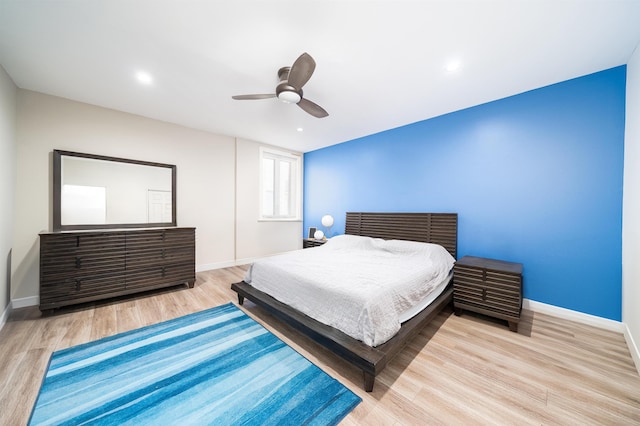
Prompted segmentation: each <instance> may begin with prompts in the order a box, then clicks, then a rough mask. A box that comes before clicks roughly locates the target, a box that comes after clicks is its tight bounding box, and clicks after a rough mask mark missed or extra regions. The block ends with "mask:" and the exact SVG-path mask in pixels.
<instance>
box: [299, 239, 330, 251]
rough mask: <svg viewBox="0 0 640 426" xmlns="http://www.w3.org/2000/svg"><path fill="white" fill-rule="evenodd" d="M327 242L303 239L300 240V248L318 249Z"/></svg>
mask: <svg viewBox="0 0 640 426" xmlns="http://www.w3.org/2000/svg"><path fill="white" fill-rule="evenodd" d="M326 242H327V240H316V239H315V238H304V239H303V240H302V248H303V249H306V248H311V247H318V246H321V245H323V244H324V243H326Z"/></svg>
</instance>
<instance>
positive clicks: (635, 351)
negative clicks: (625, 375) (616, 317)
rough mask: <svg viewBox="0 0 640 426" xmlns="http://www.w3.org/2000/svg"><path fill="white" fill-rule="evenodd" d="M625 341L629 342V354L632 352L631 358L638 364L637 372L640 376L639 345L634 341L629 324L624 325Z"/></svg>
mask: <svg viewBox="0 0 640 426" xmlns="http://www.w3.org/2000/svg"><path fill="white" fill-rule="evenodd" d="M623 326H624V340H626V341H627V346H628V347H629V352H631V358H633V362H634V363H635V364H636V370H638V374H640V350H638V345H636V342H635V341H634V340H633V336H632V335H631V332H630V331H629V327H627V324H624V323H623Z"/></svg>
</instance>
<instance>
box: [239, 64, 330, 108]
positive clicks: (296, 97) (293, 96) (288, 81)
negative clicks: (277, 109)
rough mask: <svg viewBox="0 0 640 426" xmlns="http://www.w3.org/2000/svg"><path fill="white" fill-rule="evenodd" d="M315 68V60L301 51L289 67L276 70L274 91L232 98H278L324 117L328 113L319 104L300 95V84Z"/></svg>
mask: <svg viewBox="0 0 640 426" xmlns="http://www.w3.org/2000/svg"><path fill="white" fill-rule="evenodd" d="M315 69H316V61H314V60H313V58H312V57H311V55H309V54H308V53H303V54H302V55H300V57H298V59H296V61H295V62H294V63H293V65H291V66H290V67H282V68H280V69H279V70H278V79H279V81H280V82H279V83H278V85H277V86H276V93H270V94H264V95H236V96H232V98H233V99H236V100H239V101H244V100H255V99H269V98H278V99H280V100H281V101H282V102H285V103H288V104H298V106H299V107H300V108H302V109H303V110H304V111H306V112H307V113H309V114H311V115H313V116H314V117H317V118H322V117H326V116H328V115H329V113H328V112H327V111H325V110H324V109H323V108H322V107H321V106H320V105H318V104H316V103H314V102H311V101H310V100H308V99H305V98H303V97H302V86H304V85H305V84H306V83H307V81H309V79H310V78H311V75H312V74H313V71H314V70H315Z"/></svg>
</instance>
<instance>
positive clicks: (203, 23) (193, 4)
mask: <svg viewBox="0 0 640 426" xmlns="http://www.w3.org/2000/svg"><path fill="white" fill-rule="evenodd" d="M638 42H640V0H495V1H494V0H475V1H474V0H467V1H461V0H431V1H428V0H421V1H399V0H396V1H366V0H362V1H356V0H340V1H329V0H322V1H316V0H286V1H276V0H221V1H204V0H202V1H190V0H183V1H179V0H90V1H87V0H66V1H53V0H0V64H1V65H2V66H3V67H4V68H5V70H6V71H7V72H8V73H9V75H10V76H11V78H12V79H13V81H14V82H15V84H16V85H17V86H18V87H20V88H23V89H29V90H35V91H38V92H42V93H47V94H52V95H56V96H61V97H65V98H69V99H74V100H78V101H82V102H87V103H90V104H95V105H100V106H104V107H108V108H113V109H117V110H121V111H126V112H130V113H133V114H139V115H142V116H146V117H151V118H154V119H158V120H164V121H168V122H172V123H177V124H181V125H184V126H188V127H192V128H196V129H202V130H207V131H210V132H214V133H218V134H224V135H231V136H237V137H242V138H246V139H251V140H255V141H261V142H266V143H271V144H275V145H280V146H283V147H287V148H291V149H294V150H298V151H303V152H307V151H311V150H314V149H317V148H320V147H324V146H328V145H333V144H336V143H340V142H344V141H347V140H351V139H354V138H358V137H361V136H366V135H369V134H372V133H376V132H379V131H382V130H387V129H390V128H394V127H398V126H402V125H405V124H409V123H413V122H416V121H420V120H424V119H427V118H431V117H435V116H438V115H442V114H445V113H448V112H451V111H456V110H459V109H462V108H466V107H470V106H473V105H478V104H481V103H485V102H488V101H492V100H495V99H500V98H503V97H506V96H510V95H513V94H517V93H521V92H524V91H527V90H531V89H534V88H538V87H542V86H545V85H548V84H552V83H556V82H560V81H563V80H567V79H570V78H573V77H578V76H582V75H585V74H589V73H592V72H596V71H600V70H604V69H607V68H611V67H614V66H618V65H622V64H625V63H627V61H628V59H629V58H630V56H631V54H632V53H633V51H634V49H635V48H636V46H637V45H638ZM302 52H308V53H309V54H310V55H311V56H312V57H313V58H314V59H315V60H316V62H317V67H316V71H315V73H314V75H313V76H312V78H311V80H310V81H309V82H308V83H307V84H306V86H305V87H304V95H305V97H306V98H308V99H310V100H312V101H314V102H316V103H318V104H319V105H321V106H322V107H324V108H325V109H326V110H327V111H328V112H329V117H326V118H322V119H317V118H314V117H312V116H310V115H308V114H306V113H305V112H304V111H302V110H301V109H300V108H298V107H297V106H295V105H287V104H284V103H282V102H280V101H278V100H276V99H267V100H259V101H235V100H232V99H231V96H232V95H238V94H251V93H273V92H274V91H275V86H276V84H277V75H276V74H277V70H278V69H279V68H280V67H282V66H290V65H291V64H292V63H293V61H294V60H295V59H296V58H297V57H298V56H299V55H300V54H301V53H302ZM452 59H455V60H459V61H460V64H461V66H460V68H459V70H458V71H457V72H447V71H446V70H445V69H444V67H445V65H446V64H447V63H448V61H450V60H452ZM139 70H144V71H147V72H149V73H151V74H152V75H153V78H154V82H153V84H152V85H149V86H144V85H141V84H140V83H139V82H137V80H136V79H135V73H136V72H137V71H139ZM298 127H302V128H303V129H304V131H302V132H298V131H297V130H296V129H297V128H298ZM176 143H179V141H176Z"/></svg>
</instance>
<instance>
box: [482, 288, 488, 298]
mask: <svg viewBox="0 0 640 426" xmlns="http://www.w3.org/2000/svg"><path fill="white" fill-rule="evenodd" d="M482 300H487V289H486V288H483V289H482Z"/></svg>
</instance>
